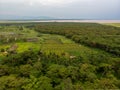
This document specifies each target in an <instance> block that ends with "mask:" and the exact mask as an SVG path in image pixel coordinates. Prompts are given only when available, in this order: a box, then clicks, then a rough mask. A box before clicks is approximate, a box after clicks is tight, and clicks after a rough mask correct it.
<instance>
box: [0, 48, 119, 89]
mask: <svg viewBox="0 0 120 90" xmlns="http://www.w3.org/2000/svg"><path fill="white" fill-rule="evenodd" d="M64 55H65V54H64V53H63V54H61V55H56V54H55V53H50V54H46V53H43V52H41V51H39V50H38V51H32V50H28V51H25V52H23V53H21V54H9V55H7V56H6V57H5V58H4V59H3V60H2V61H0V90H85V89H119V88H120V65H119V64H120V61H119V60H118V59H117V58H116V59H114V60H112V59H110V58H109V57H106V56H104V54H102V55H99V56H97V55H92V54H91V55H89V59H88V60H86V59H84V58H82V57H76V58H74V59H70V58H66V57H65V56H64Z"/></svg>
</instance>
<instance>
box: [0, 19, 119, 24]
mask: <svg viewBox="0 0 120 90" xmlns="http://www.w3.org/2000/svg"><path fill="white" fill-rule="evenodd" d="M39 22H76V23H78V22H80V23H82V22H83V23H120V20H65V19H60V20H57V19H56V20H52V19H51V20H0V23H39Z"/></svg>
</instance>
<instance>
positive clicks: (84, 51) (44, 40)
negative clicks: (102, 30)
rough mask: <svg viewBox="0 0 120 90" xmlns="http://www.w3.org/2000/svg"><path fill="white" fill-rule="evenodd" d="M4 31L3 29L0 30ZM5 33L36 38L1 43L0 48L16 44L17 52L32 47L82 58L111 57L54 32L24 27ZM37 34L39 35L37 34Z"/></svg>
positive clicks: (45, 51) (1, 55)
mask: <svg viewBox="0 0 120 90" xmlns="http://www.w3.org/2000/svg"><path fill="white" fill-rule="evenodd" d="M0 32H4V31H0ZM6 32H7V33H10V32H12V33H15V34H17V33H22V34H23V36H22V37H25V38H38V41H37V42H16V43H9V44H4V45H3V44H1V45H0V50H1V49H3V48H4V49H6V48H9V47H11V45H14V44H17V45H18V48H17V52H18V53H22V52H24V51H26V50H29V49H32V50H39V49H41V50H42V51H43V52H44V53H46V54H49V53H56V54H58V55H61V54H62V53H66V54H68V55H74V56H81V57H83V58H88V57H89V56H90V55H96V56H98V55H102V54H104V55H106V56H108V57H111V55H110V54H108V53H106V52H104V51H102V50H98V49H93V48H90V47H87V46H84V45H80V44H77V43H75V42H74V41H72V40H70V39H67V38H65V37H64V36H61V35H54V34H42V33H38V32H36V31H34V30H29V29H27V28H24V30H23V31H19V30H17V29H16V30H15V29H10V30H8V29H7V31H6ZM38 35H39V36H38ZM0 57H1V58H2V57H3V53H0Z"/></svg>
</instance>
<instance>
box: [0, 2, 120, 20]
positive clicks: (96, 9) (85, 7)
mask: <svg viewBox="0 0 120 90" xmlns="http://www.w3.org/2000/svg"><path fill="white" fill-rule="evenodd" d="M0 15H1V16H2V15H17V16H50V17H55V18H79V19H120V0H0Z"/></svg>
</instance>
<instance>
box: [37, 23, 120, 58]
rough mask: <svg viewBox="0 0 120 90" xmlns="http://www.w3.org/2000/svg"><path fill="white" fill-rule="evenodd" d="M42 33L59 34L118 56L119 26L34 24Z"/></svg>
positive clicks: (119, 52) (119, 48)
mask: <svg viewBox="0 0 120 90" xmlns="http://www.w3.org/2000/svg"><path fill="white" fill-rule="evenodd" d="M36 30H37V31H40V32H43V33H51V34H60V35H64V36H66V37H67V38H70V39H72V40H73V41H75V42H76V43H81V44H84V45H88V46H91V47H93V48H100V49H103V50H105V51H107V52H110V53H113V54H115V55H118V56H120V28H119V27H113V26H107V25H101V24H95V23H87V24H86V23H81V24H79V23H67V24H66V23H43V24H40V25H37V26H36Z"/></svg>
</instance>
